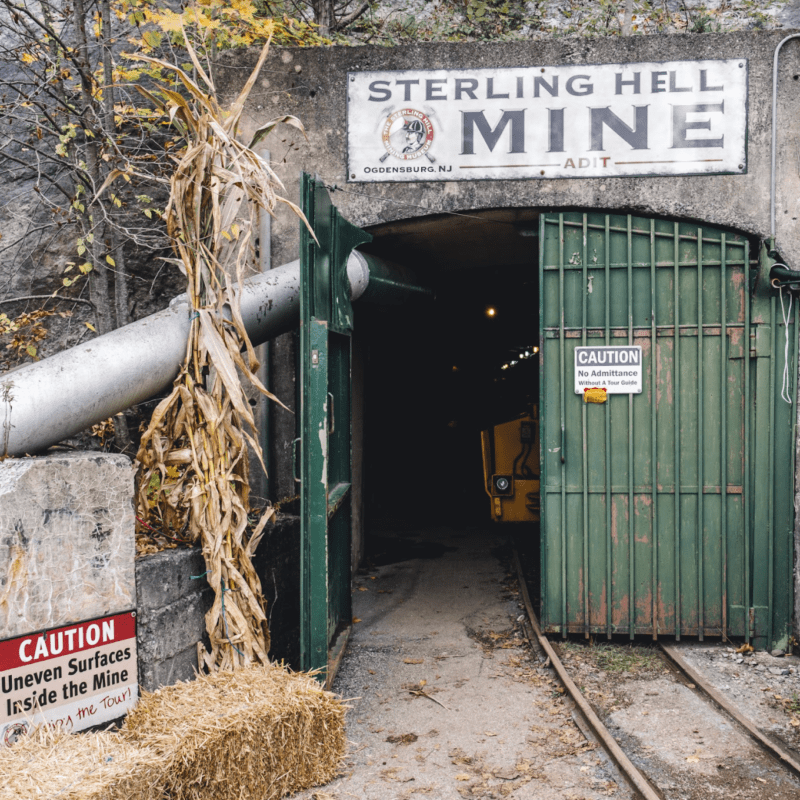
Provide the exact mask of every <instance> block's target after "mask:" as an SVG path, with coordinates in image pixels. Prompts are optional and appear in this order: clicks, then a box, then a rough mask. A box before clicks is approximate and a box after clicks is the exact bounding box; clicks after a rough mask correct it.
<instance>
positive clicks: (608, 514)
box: [605, 214, 614, 639]
mask: <svg viewBox="0 0 800 800" xmlns="http://www.w3.org/2000/svg"><path fill="white" fill-rule="evenodd" d="M609 226H610V221H609V217H608V214H606V220H605V259H606V340H605V341H606V346H608V345H610V344H611V335H610V334H611V243H610V242H609V235H610V231H609ZM605 407H606V408H605V413H606V636H608V638H609V639H610V638H611V609H612V602H613V599H614V590H613V584H612V582H611V581H612V575H611V404H610V403H606V404H605Z"/></svg>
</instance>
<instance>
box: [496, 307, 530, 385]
mask: <svg viewBox="0 0 800 800" xmlns="http://www.w3.org/2000/svg"><path fill="white" fill-rule="evenodd" d="M484 313H485V314H486V316H487V317H489V318H490V319H492V318H494V317H496V316H497V309H496V308H495V307H494V306H486V310H485V312H484ZM538 353H539V348H538V347H535V346H534V345H529V346H528V347H525V348H522V352H521V353H520V354H519V356H518V357H517V358H513V359H511V361H507V362H506V363H505V364H503V365H502V366H501V367H500V369H511V367H516V366H517V364H519V362H520V361H527V360H528V359H529V358H533V357H534V356H535V355H538Z"/></svg>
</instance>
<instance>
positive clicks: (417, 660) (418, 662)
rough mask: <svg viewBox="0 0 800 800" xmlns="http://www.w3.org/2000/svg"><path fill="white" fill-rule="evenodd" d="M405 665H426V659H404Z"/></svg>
mask: <svg viewBox="0 0 800 800" xmlns="http://www.w3.org/2000/svg"><path fill="white" fill-rule="evenodd" d="M403 663H404V664H424V663H425V659H424V658H404V659H403Z"/></svg>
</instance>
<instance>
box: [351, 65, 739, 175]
mask: <svg viewBox="0 0 800 800" xmlns="http://www.w3.org/2000/svg"><path fill="white" fill-rule="evenodd" d="M746 133H747V60H746V59H744V58H738V59H729V60H725V61H721V60H720V61H668V62H660V63H658V62H655V63H642V64H599V65H594V66H589V65H581V66H556V67H552V66H529V67H508V68H503V69H472V70H471V69H449V70H445V69H441V70H403V71H397V72H352V73H349V74H348V81H347V153H348V166H349V168H348V180H349V181H351V182H360V181H459V180H461V181H463V180H477V179H495V180H496V179H514V180H517V179H520V178H539V179H542V178H544V179H547V178H577V177H581V178H587V177H620V176H635V175H692V174H706V175H707V174H719V173H733V174H742V173H744V172H746V170H747V160H746V155H747V153H746V138H747V137H746Z"/></svg>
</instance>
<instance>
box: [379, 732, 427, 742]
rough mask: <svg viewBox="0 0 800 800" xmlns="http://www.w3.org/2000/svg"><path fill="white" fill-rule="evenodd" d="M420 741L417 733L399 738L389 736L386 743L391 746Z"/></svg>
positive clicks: (405, 734) (402, 735)
mask: <svg viewBox="0 0 800 800" xmlns="http://www.w3.org/2000/svg"><path fill="white" fill-rule="evenodd" d="M417 739H419V736H417V734H416V733H402V734H400V735H398V736H387V737H386V741H387V742H389V744H411V742H416V741H417Z"/></svg>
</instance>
